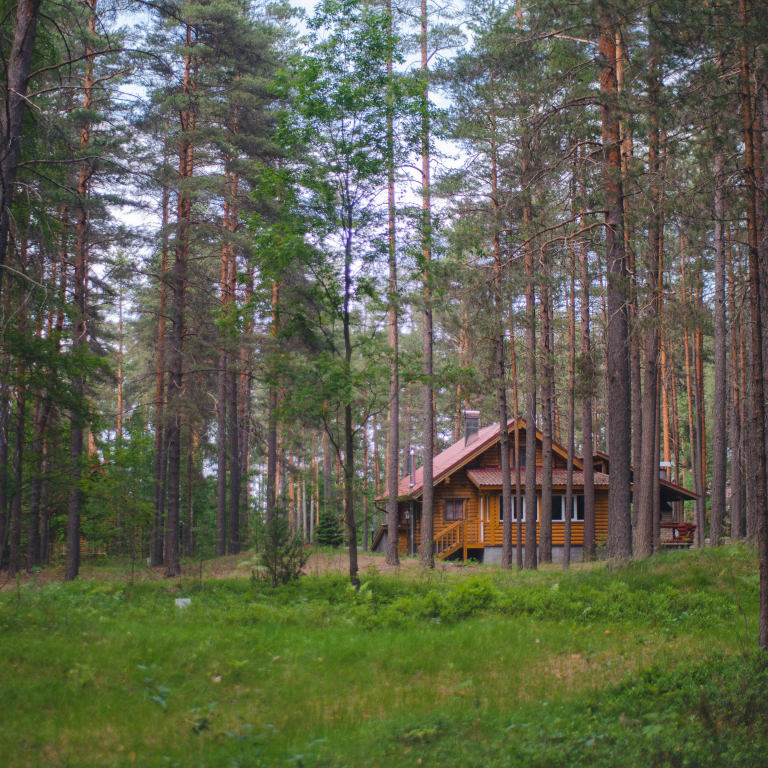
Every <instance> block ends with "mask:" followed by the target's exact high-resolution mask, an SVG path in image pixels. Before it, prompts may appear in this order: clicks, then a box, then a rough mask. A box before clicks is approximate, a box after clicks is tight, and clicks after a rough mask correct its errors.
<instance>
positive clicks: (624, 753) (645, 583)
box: [0, 547, 768, 768]
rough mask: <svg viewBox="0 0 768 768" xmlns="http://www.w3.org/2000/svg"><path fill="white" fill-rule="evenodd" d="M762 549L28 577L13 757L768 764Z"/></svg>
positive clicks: (7, 745) (136, 762)
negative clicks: (237, 573) (506, 565)
mask: <svg viewBox="0 0 768 768" xmlns="http://www.w3.org/2000/svg"><path fill="white" fill-rule="evenodd" d="M756 565H757V564H756V558H755V556H754V553H753V552H751V551H749V550H743V549H739V548H736V547H733V548H724V549H722V550H715V551H713V552H691V553H679V554H674V555H671V556H668V557H666V556H665V557H660V558H653V559H652V560H650V561H647V562H641V563H634V564H631V565H629V566H626V567H623V568H621V569H618V570H615V571H609V570H606V569H604V568H600V569H594V570H590V571H583V572H572V573H568V574H564V573H562V572H560V571H555V570H548V571H545V572H542V573H537V574H531V573H521V574H518V573H517V572H514V571H513V572H503V571H500V570H498V569H492V568H485V569H479V570H476V571H475V572H473V573H459V574H452V573H440V572H434V573H427V572H425V573H421V574H416V575H415V576H407V575H405V574H391V573H390V574H377V573H374V572H373V571H371V572H368V573H365V574H363V575H362V576H363V578H362V581H363V586H362V588H361V589H360V591H359V592H356V591H355V590H353V589H351V588H350V587H349V586H348V582H347V579H346V578H344V577H343V576H337V575H324V576H307V577H304V578H302V579H300V580H298V581H291V582H290V583H289V584H287V585H284V586H280V587H272V586H270V585H269V583H267V582H266V581H265V580H263V579H259V578H253V579H250V580H249V579H233V580H228V581H224V580H212V581H207V580H203V581H202V582H201V581H197V580H188V581H182V580H178V581H173V582H171V581H169V582H164V583H158V582H154V583H140V584H136V585H135V586H130V585H129V584H127V583H126V582H125V581H112V582H108V581H104V582H100V581H97V580H91V581H88V582H85V581H83V582H79V583H73V584H67V585H62V584H51V585H49V586H45V587H41V588H30V587H24V586H21V587H19V588H18V589H15V590H14V591H13V592H4V593H2V594H1V595H0V638H1V639H2V643H1V644H0V645H1V646H2V653H0V698H1V699H2V701H3V713H2V716H0V755H2V756H3V760H2V763H3V765H4V766H5V765H8V766H12V767H13V768H15V766H22V765H33V766H40V767H41V768H43V767H47V766H64V765H66V766H70V768H77V767H79V766H92V765H93V766H96V765H98V766H120V767H121V768H124V767H127V766H130V767H131V768H133V766H147V768H155V766H174V765H175V766H179V767H180V768H187V766H189V768H193V767H194V768H203V767H205V768H236V767H237V766H249V767H250V768H259V767H260V766H276V765H286V766H287V765H294V766H297V765H303V766H322V767H323V768H335V767H336V766H339V768H340V767H341V766H364V765H370V766H374V765H377V766H379V768H384V766H390V765H391V766H399V765H409V766H413V765H419V764H420V765H428V766H429V765H434V766H438V765H441V766H445V765H450V766H456V767H457V768H480V766H490V768H494V767H495V766H499V768H501V766H505V767H506V766H529V765H530V766H534V765H535V766H551V767H552V768H560V766H562V767H563V768H565V766H579V765H585V766H587V765H588V766H590V767H591V768H593V767H598V768H599V767H600V766H617V767H618V768H623V767H624V766H627V768H628V767H629V766H645V765H649V766H674V767H675V768H677V766H681V767H682V766H710V765H711V766H716V765H737V766H757V765H766V764H768V728H766V726H768V714H767V713H768V669H767V668H766V664H765V661H764V658H763V655H762V654H760V653H757V652H753V651H752V650H750V649H751V648H752V647H753V646H754V644H755V640H756V637H755V632H754V629H755V625H756V615H757V597H758V580H757V577H756V574H757V570H756ZM180 597H188V598H191V602H190V604H189V605H188V607H186V608H183V609H182V608H179V607H177V605H176V603H175V600H176V598H180ZM763 756H765V757H763ZM419 761H421V762H419Z"/></svg>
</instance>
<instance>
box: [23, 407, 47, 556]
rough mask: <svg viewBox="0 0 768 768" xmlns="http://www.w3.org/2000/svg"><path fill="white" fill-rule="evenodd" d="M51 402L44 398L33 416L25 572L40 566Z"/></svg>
mask: <svg viewBox="0 0 768 768" xmlns="http://www.w3.org/2000/svg"><path fill="white" fill-rule="evenodd" d="M51 407H52V402H51V399H50V398H49V397H48V396H44V397H43V399H42V401H41V402H40V406H39V409H38V411H37V413H36V414H35V419H34V433H33V438H32V458H33V461H34V465H35V470H34V471H33V473H32V483H31V487H30V492H29V527H28V532H27V570H30V569H32V568H34V567H35V566H39V565H40V564H41V560H40V558H41V546H40V533H41V525H40V522H41V520H40V507H41V499H42V492H43V482H44V478H45V469H46V467H45V447H44V446H45V441H46V432H47V429H48V419H49V417H50V413H51Z"/></svg>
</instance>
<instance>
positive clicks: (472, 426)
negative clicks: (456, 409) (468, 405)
mask: <svg viewBox="0 0 768 768" xmlns="http://www.w3.org/2000/svg"><path fill="white" fill-rule="evenodd" d="M479 431H480V411H464V445H469V444H470V443H472V442H474V441H475V440H477V433H478V432H479Z"/></svg>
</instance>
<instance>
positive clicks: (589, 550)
mask: <svg viewBox="0 0 768 768" xmlns="http://www.w3.org/2000/svg"><path fill="white" fill-rule="evenodd" d="M581 184H582V197H585V196H586V195H585V193H586V189H585V184H584V177H583V175H582V180H581ZM582 212H583V209H582ZM588 259H589V254H588V250H587V244H586V242H584V241H582V244H581V247H580V249H579V267H580V271H581V274H580V278H581V299H580V306H579V311H580V328H579V330H580V335H581V355H582V375H583V381H582V388H583V390H582V391H583V394H582V397H581V457H582V460H583V463H584V539H583V549H582V558H583V559H584V560H586V561H591V560H594V559H595V472H594V454H593V440H594V438H593V435H592V392H593V391H594V386H595V368H594V363H593V360H592V342H591V339H590V328H589V286H590V277H589V260H588Z"/></svg>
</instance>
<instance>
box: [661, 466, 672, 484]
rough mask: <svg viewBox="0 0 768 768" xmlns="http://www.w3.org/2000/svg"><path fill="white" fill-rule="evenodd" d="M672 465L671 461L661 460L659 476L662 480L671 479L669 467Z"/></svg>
mask: <svg viewBox="0 0 768 768" xmlns="http://www.w3.org/2000/svg"><path fill="white" fill-rule="evenodd" d="M671 466H672V462H671V461H660V462H659V477H660V478H661V479H662V480H669V469H670V467H671Z"/></svg>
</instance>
